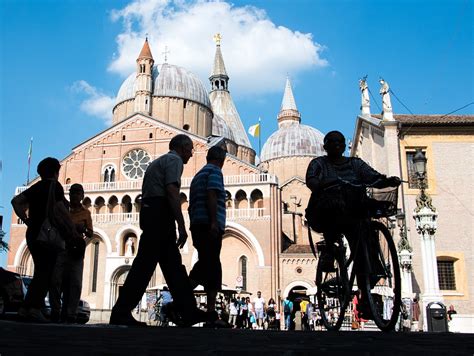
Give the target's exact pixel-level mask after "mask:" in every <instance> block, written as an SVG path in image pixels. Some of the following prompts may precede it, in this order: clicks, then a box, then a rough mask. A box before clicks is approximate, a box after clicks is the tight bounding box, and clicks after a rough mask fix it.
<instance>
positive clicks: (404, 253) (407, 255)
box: [398, 249, 413, 299]
mask: <svg viewBox="0 0 474 356" xmlns="http://www.w3.org/2000/svg"><path fill="white" fill-rule="evenodd" d="M398 257H399V259H400V268H401V270H402V276H401V277H402V298H410V299H411V298H412V297H413V287H412V286H413V284H412V276H411V274H412V257H413V253H412V252H411V251H410V250H408V249H404V250H400V252H399V253H398Z"/></svg>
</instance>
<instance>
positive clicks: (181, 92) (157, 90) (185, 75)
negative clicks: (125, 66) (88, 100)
mask: <svg viewBox="0 0 474 356" xmlns="http://www.w3.org/2000/svg"><path fill="white" fill-rule="evenodd" d="M135 91H136V73H132V74H130V76H129V77H128V78H127V79H125V81H124V82H123V83H122V85H121V87H120V89H119V91H118V94H117V99H116V104H118V103H120V102H122V101H125V100H129V99H134V98H135ZM153 96H161V97H173V98H182V99H187V100H192V101H195V102H197V103H199V104H202V105H204V106H206V107H208V108H209V109H211V102H210V101H209V95H208V94H207V91H206V89H205V88H204V85H203V84H202V82H201V81H200V80H199V78H198V77H197V76H196V75H195V74H193V73H191V72H189V71H187V70H186V69H184V68H182V67H178V66H175V65H171V64H168V63H164V64H161V65H158V66H154V67H153Z"/></svg>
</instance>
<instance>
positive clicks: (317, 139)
mask: <svg viewBox="0 0 474 356" xmlns="http://www.w3.org/2000/svg"><path fill="white" fill-rule="evenodd" d="M323 139H324V135H323V134H322V133H321V132H320V131H318V130H316V129H314V128H312V127H310V126H306V125H301V124H300V123H299V122H294V123H291V124H289V125H283V126H282V127H280V128H279V129H278V131H276V132H274V133H273V134H272V135H271V136H270V137H269V138H268V140H267V142H265V144H264V145H263V148H262V153H261V155H260V161H261V162H265V161H268V160H271V159H275V158H282V157H292V156H314V157H317V156H323V155H325V151H324V148H323Z"/></svg>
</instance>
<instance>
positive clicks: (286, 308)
mask: <svg viewBox="0 0 474 356" xmlns="http://www.w3.org/2000/svg"><path fill="white" fill-rule="evenodd" d="M283 312H284V313H285V314H290V313H291V307H290V301H289V300H285V301H284V303H283Z"/></svg>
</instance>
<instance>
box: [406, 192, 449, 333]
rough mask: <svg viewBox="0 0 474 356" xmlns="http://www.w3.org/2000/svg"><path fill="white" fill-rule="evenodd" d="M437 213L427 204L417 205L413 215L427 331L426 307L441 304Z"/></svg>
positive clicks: (424, 321)
mask: <svg viewBox="0 0 474 356" xmlns="http://www.w3.org/2000/svg"><path fill="white" fill-rule="evenodd" d="M437 217H438V213H437V212H436V209H434V208H433V207H432V206H431V200H430V202H429V204H423V205H418V207H417V208H416V209H415V212H414V214H413V218H414V219H415V221H416V230H417V231H418V234H419V236H420V238H421V259H422V263H423V287H424V288H423V289H424V290H423V294H422V296H421V301H422V305H423V310H422V313H423V330H424V331H427V317H426V306H427V305H428V304H429V303H430V302H443V296H442V295H441V292H440V289H439V281H438V264H437V260H436V246H435V234H436V228H437V223H436V220H437Z"/></svg>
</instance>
